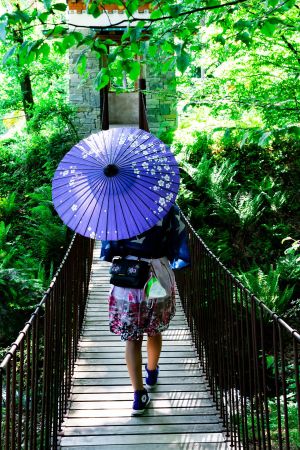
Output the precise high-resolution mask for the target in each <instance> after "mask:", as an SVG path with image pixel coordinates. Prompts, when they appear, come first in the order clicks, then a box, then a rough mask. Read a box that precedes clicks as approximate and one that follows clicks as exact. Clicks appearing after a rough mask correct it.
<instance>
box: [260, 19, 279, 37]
mask: <svg viewBox="0 0 300 450" xmlns="http://www.w3.org/2000/svg"><path fill="white" fill-rule="evenodd" d="M275 29H276V23H271V21H269V20H266V21H265V22H264V24H263V26H262V27H261V29H260V31H261V32H262V34H264V35H265V36H268V37H271V36H273V34H274V31H275Z"/></svg>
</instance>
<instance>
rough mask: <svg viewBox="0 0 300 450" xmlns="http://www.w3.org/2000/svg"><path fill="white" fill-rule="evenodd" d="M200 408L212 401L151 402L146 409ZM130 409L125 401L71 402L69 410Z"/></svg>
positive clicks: (129, 403) (130, 403) (130, 404)
mask: <svg viewBox="0 0 300 450" xmlns="http://www.w3.org/2000/svg"><path fill="white" fill-rule="evenodd" d="M202 406H213V403H212V400H211V399H207V398H195V399H191V400H189V399H188V400H186V399H177V400H176V399H175V400H156V399H154V400H151V402H150V404H149V406H148V409H153V408H155V409H164V408H170V407H172V408H173V407H174V408H175V407H176V408H187V407H189V408H201V407H202ZM131 408H132V400H130V401H127V400H123V401H102V402H101V401H95V402H86V401H84V402H80V401H79V402H77V401H72V403H71V405H70V409H71V410H72V409H74V410H78V409H92V410H94V411H95V410H97V409H108V410H111V409H117V410H121V409H128V410H130V409H131Z"/></svg>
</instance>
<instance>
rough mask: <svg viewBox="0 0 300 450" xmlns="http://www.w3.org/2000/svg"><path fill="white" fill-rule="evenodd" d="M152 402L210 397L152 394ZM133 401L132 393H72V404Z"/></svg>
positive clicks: (186, 394)
mask: <svg viewBox="0 0 300 450" xmlns="http://www.w3.org/2000/svg"><path fill="white" fill-rule="evenodd" d="M150 397H151V400H172V401H173V400H195V399H201V398H203V399H204V398H205V399H207V398H210V395H209V393H208V392H206V391H196V392H179V391H175V392H174V391H171V392H157V391H151V392H150ZM122 400H126V401H131V402H132V392H122V393H121V392H118V393H116V394H114V393H112V392H108V393H95V392H93V393H91V394H89V393H86V392H85V393H80V394H75V393H74V392H73V393H72V397H71V401H72V402H91V401H92V402H100V401H103V402H104V401H122Z"/></svg>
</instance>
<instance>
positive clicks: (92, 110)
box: [67, 0, 177, 137]
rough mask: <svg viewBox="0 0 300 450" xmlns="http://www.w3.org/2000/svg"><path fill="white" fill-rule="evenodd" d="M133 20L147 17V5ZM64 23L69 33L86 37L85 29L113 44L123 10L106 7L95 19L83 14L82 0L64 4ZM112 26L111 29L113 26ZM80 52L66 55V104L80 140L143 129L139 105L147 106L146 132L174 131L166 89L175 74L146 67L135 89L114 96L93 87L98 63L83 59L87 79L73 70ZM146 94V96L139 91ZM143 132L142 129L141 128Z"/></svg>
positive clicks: (120, 29) (173, 114) (172, 105)
mask: <svg viewBox="0 0 300 450" xmlns="http://www.w3.org/2000/svg"><path fill="white" fill-rule="evenodd" d="M135 17H136V18H138V19H140V20H146V19H147V18H148V17H149V4H146V5H145V6H143V7H142V8H139V9H138V11H137V13H135ZM67 20H68V24H69V28H70V29H71V30H76V31H80V32H81V33H83V34H87V32H88V31H89V28H92V29H93V30H94V31H97V29H99V35H100V36H101V35H103V36H105V37H108V36H111V39H113V40H115V41H117V40H118V36H121V34H122V33H123V30H124V28H123V27H122V26H117V24H118V23H119V22H121V21H124V20H126V14H125V12H124V8H123V7H120V6H119V5H114V4H109V5H107V6H106V7H105V11H104V12H103V13H102V14H101V15H100V16H99V17H98V18H97V19H95V18H94V17H93V16H92V15H90V14H87V12H86V5H85V4H84V2H83V0H68V14H67ZM114 25H115V26H114ZM81 52H82V48H81V49H73V48H72V49H71V50H70V53H69V67H70V69H69V70H70V82H69V101H70V103H71V105H73V106H74V107H75V109H76V111H77V115H76V123H75V125H76V127H77V131H78V134H79V135H80V137H86V136H88V135H89V134H90V133H93V132H96V131H99V130H101V129H107V128H108V127H114V126H121V125H131V126H135V127H140V128H145V126H143V117H141V115H143V111H142V109H143V105H145V104H146V105H147V122H148V127H149V130H150V131H151V132H152V133H154V134H160V133H161V132H164V131H168V130H170V129H174V128H176V125H177V114H176V102H175V101H174V99H172V97H170V95H164V90H166V93H167V92H168V93H169V94H170V89H168V91H167V89H166V87H167V86H168V85H169V83H170V80H173V79H174V77H175V73H174V72H173V71H170V72H167V73H166V74H163V75H158V74H155V73H154V72H153V70H151V68H150V67H147V66H146V67H144V70H143V74H141V78H140V80H139V84H136V85H135V89H134V90H133V91H132V92H126V93H121V94H116V93H115V92H111V91H110V89H109V88H105V89H103V90H102V91H101V92H99V91H97V90H95V88H94V87H93V79H94V78H95V75H96V74H97V73H98V71H99V68H100V64H101V62H99V59H98V58H96V56H93V55H92V54H91V53H89V54H88V55H87V56H88V57H87V70H88V73H89V74H90V76H89V77H88V78H86V79H84V78H82V77H81V76H80V75H79V74H78V72H77V68H76V62H77V60H78V57H79V55H80V53H81ZM144 89H146V90H147V93H146V95H143V94H142V91H141V90H144ZM174 89H175V88H174ZM145 129H146V128H145Z"/></svg>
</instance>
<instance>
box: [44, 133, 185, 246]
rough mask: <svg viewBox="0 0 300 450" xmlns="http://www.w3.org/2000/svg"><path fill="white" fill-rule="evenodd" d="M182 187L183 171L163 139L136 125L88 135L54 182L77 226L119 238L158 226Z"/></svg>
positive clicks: (61, 209) (67, 217)
mask: <svg viewBox="0 0 300 450" xmlns="http://www.w3.org/2000/svg"><path fill="white" fill-rule="evenodd" d="M178 188H179V169H178V166H177V163H176V160H175V158H174V155H173V154H172V153H171V151H170V150H169V148H168V147H167V146H166V145H165V144H164V143H163V142H161V141H160V140H159V139H157V138H156V137H155V136H153V135H151V134H150V133H147V132H146V131H143V130H139V129H136V128H112V129H110V130H107V131H101V132H100V133H96V134H92V135H91V136H89V137H88V138H86V139H83V140H82V141H80V142H79V143H78V144H77V145H75V146H74V147H73V148H72V149H71V150H70V151H69V152H68V153H67V154H66V155H65V156H64V158H63V159H62V161H61V162H60V164H59V165H58V168H57V170H56V172H55V174H54V177H53V180H52V198H53V203H54V206H55V209H56V211H57V212H58V214H59V215H60V217H61V219H62V220H63V222H64V223H65V224H66V225H68V227H70V228H71V229H72V230H74V231H76V232H77V233H79V234H81V235H83V236H87V237H91V238H94V239H99V240H119V239H127V238H130V237H132V236H136V235H138V234H140V233H143V232H144V231H146V230H148V229H149V228H151V227H152V226H154V225H155V224H156V223H157V222H158V221H159V220H160V219H161V218H163V217H164V216H165V215H166V214H167V212H168V211H169V209H170V208H171V206H172V204H173V203H174V202H175V198H176V195H177V192H178Z"/></svg>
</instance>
